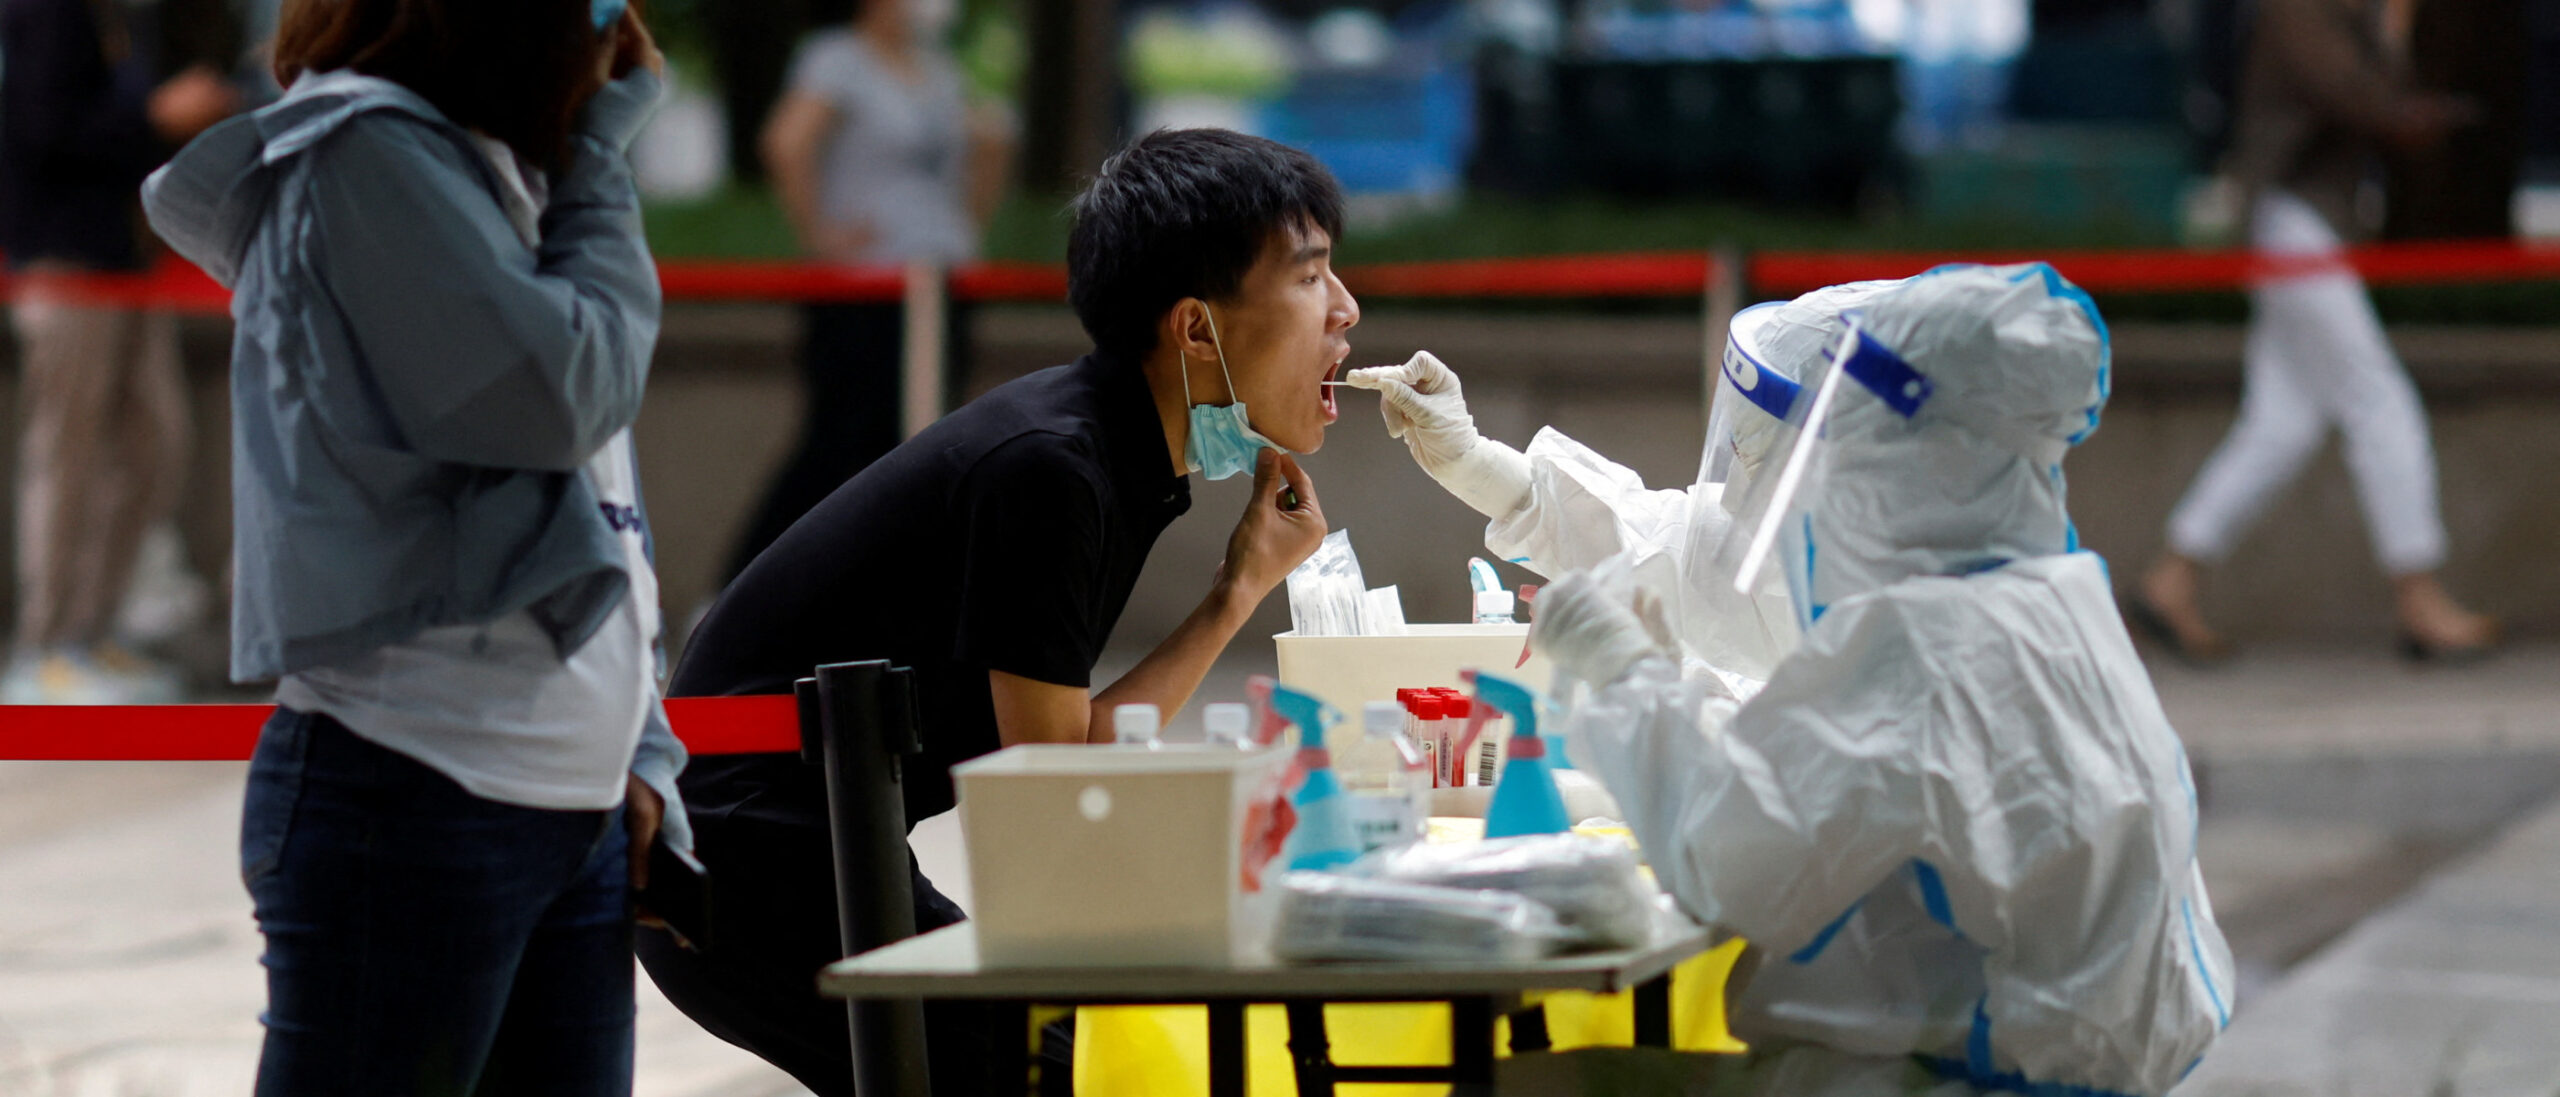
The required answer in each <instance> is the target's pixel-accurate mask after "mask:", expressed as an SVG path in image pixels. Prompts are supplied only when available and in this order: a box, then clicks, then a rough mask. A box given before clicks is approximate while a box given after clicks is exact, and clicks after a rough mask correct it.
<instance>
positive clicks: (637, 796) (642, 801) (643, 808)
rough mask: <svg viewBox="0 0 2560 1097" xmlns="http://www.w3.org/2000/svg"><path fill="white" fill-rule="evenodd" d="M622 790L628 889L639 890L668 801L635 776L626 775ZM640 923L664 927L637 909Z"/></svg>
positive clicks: (645, 884)
mask: <svg viewBox="0 0 2560 1097" xmlns="http://www.w3.org/2000/svg"><path fill="white" fill-rule="evenodd" d="M623 781H624V782H625V783H624V785H623V791H622V826H623V829H624V830H626V831H628V832H629V833H630V835H631V890H632V891H633V892H635V893H636V892H638V891H640V890H641V889H642V888H645V887H648V886H649V848H650V847H651V846H654V845H656V844H657V842H658V824H659V823H660V822H661V821H663V820H664V819H665V818H666V817H667V802H666V801H665V800H664V799H662V798H660V797H659V795H658V790H656V789H653V788H650V787H649V783H648V782H646V781H643V780H641V779H639V778H638V777H625V778H623ZM640 924H641V925H644V926H663V925H665V924H666V923H664V922H660V921H659V920H658V919H657V916H656V915H653V914H650V913H649V912H648V911H645V910H643V911H641V912H640Z"/></svg>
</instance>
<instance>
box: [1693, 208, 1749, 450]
mask: <svg viewBox="0 0 2560 1097" xmlns="http://www.w3.org/2000/svg"><path fill="white" fill-rule="evenodd" d="M1742 270H1743V267H1742V251H1741V249H1739V248H1736V247H1734V246H1733V245H1731V244H1718V245H1716V248H1715V250H1713V251H1710V252H1708V253H1707V288H1706V292H1705V293H1704V294H1702V295H1701V297H1700V301H1701V304H1700V307H1701V308H1702V309H1704V310H1705V311H1704V313H1703V315H1702V317H1701V318H1702V319H1703V320H1704V321H1705V324H1706V329H1707V330H1706V336H1707V344H1706V348H1705V354H1703V355H1702V356H1701V358H1700V361H1699V364H1700V365H1701V366H1704V367H1705V370H1706V372H1704V373H1702V374H1700V375H1699V379H1700V381H1701V382H1702V383H1701V384H1700V385H1699V388H1698V399H1699V401H1700V405H1701V406H1700V408H1699V417H1698V422H1700V423H1705V422H1707V421H1708V420H1709V419H1710V418H1712V414H1711V413H1712V412H1714V410H1715V409H1714V408H1713V407H1712V406H1711V405H1713V404H1714V403H1715V399H1716V374H1717V372H1719V371H1721V370H1723V369H1724V337H1725V333H1726V332H1728V331H1730V330H1732V328H1733V314H1734V313H1737V312H1740V311H1742Z"/></svg>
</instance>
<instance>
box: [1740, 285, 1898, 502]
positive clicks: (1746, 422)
mask: <svg viewBox="0 0 2560 1097" xmlns="http://www.w3.org/2000/svg"><path fill="white" fill-rule="evenodd" d="M1902 282H1903V280H1902V279H1898V278H1897V279H1886V280H1882V281H1874V282H1845V283H1842V284H1840V285H1836V286H1825V287H1823V288H1821V289H1818V290H1815V291H1813V292H1811V293H1808V294H1805V295H1804V296H1801V297H1798V298H1796V299H1794V300H1792V301H1771V302H1769V303H1767V304H1761V305H1753V306H1752V307H1750V308H1747V309H1744V310H1742V311H1741V312H1738V313H1735V314H1734V317H1733V322H1732V323H1731V324H1730V325H1728V326H1727V327H1726V329H1725V348H1724V362H1723V376H1722V377H1721V378H1719V380H1718V384H1717V391H1716V396H1715V404H1714V406H1713V407H1712V408H1711V409H1710V411H1709V413H1708V417H1709V420H1710V422H1709V423H1708V425H1707V451H1706V453H1705V454H1704V455H1702V456H1701V458H1700V460H1699V462H1698V472H1699V475H1698V480H1699V483H1701V484H1724V485H1726V486H1725V488H1724V489H1723V490H1722V491H1720V492H1718V493H1716V494H1717V497H1718V498H1719V499H1721V500H1722V501H1723V503H1724V505H1725V506H1726V507H1727V508H1728V510H1729V509H1730V508H1731V506H1732V505H1733V503H1734V502H1735V501H1737V500H1739V499H1740V497H1741V495H1742V493H1743V492H1744V491H1745V490H1747V489H1748V486H1749V484H1750V482H1751V480H1752V479H1753V478H1754V477H1755V476H1757V475H1758V474H1759V473H1760V471H1761V469H1762V468H1763V467H1764V466H1766V465H1767V464H1768V462H1769V461H1770V459H1771V456H1772V455H1773V454H1780V455H1782V454H1784V452H1785V447H1784V446H1782V445H1780V444H1779V443H1780V442H1781V441H1782V440H1783V439H1784V438H1785V437H1786V433H1787V423H1788V421H1789V415H1790V412H1791V411H1792V410H1793V408H1794V404H1795V401H1796V399H1797V396H1798V394H1799V393H1800V392H1801V391H1802V383H1803V381H1804V379H1805V378H1807V377H1811V376H1813V375H1814V374H1815V373H1816V372H1818V371H1819V370H1820V369H1821V368H1822V364H1823V363H1824V362H1825V361H1826V360H1828V359H1829V357H1830V354H1831V348H1833V347H1836V346H1838V345H1839V344H1840V336H1841V333H1842V332H1844V331H1846V330H1847V327H1846V325H1847V321H1846V320H1845V319H1844V315H1845V314H1846V313H1848V312H1850V311H1851V310H1854V309H1859V308H1862V307H1864V306H1865V305H1867V304H1868V303H1870V302H1872V301H1874V300H1875V299H1876V298H1877V297H1880V296H1882V295H1883V294H1885V293H1886V292H1888V291H1890V290H1893V289H1895V288H1898V287H1900V286H1901V285H1902Z"/></svg>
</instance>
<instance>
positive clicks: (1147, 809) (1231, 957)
mask: <svg viewBox="0 0 2560 1097" xmlns="http://www.w3.org/2000/svg"><path fill="white" fill-rule="evenodd" d="M1287 761H1288V755H1287V754H1286V752H1283V751H1278V750H1262V751H1240V750H1234V749H1231V748H1225V747H1215V748H1213V747H1186V746H1167V747H1165V748H1163V749H1160V750H1129V749H1120V748H1113V747H1089V746H1050V745H1032V746H1018V747H1011V748H1007V749H1005V750H1001V751H997V752H996V753H994V754H990V755H987V756H986V757H983V758H979V759H976V760H974V761H970V762H966V763H963V764H961V765H958V766H954V767H952V770H951V775H952V777H953V778H954V779H955V780H956V781H957V782H958V784H959V791H960V824H961V826H962V828H964V830H965V831H966V833H967V835H968V848H969V890H970V893H971V895H972V896H973V901H972V902H973V908H974V909H972V910H971V911H970V912H969V917H970V919H971V920H972V921H973V922H975V923H976V925H977V934H978V956H979V960H980V962H982V963H984V964H985V965H986V966H988V967H1197V966H1204V965H1206V966H1217V965H1224V964H1227V963H1231V962H1240V961H1249V960H1252V959H1255V958H1257V957H1259V956H1261V955H1262V954H1263V953H1264V950H1265V948H1266V945H1267V937H1268V933H1269V928H1270V920H1269V919H1270V909H1271V904H1270V902H1269V893H1268V892H1267V891H1264V892H1258V893H1250V894H1249V893H1248V892H1247V891H1246V890H1245V883H1244V871H1243V870H1244V857H1245V850H1244V842H1245V833H1244V832H1245V821H1246V814H1247V812H1248V810H1249V809H1250V808H1251V806H1252V804H1251V801H1252V799H1253V798H1254V794H1255V793H1256V792H1258V791H1261V790H1263V789H1264V787H1265V786H1266V785H1267V784H1268V783H1270V782H1271V781H1272V780H1274V779H1275V778H1276V777H1277V776H1278V775H1279V773H1280V771H1281V769H1282V767H1283V766H1285V765H1286V764H1287Z"/></svg>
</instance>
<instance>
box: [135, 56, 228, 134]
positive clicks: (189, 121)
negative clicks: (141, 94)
mask: <svg viewBox="0 0 2560 1097" xmlns="http://www.w3.org/2000/svg"><path fill="white" fill-rule="evenodd" d="M239 110H240V89H238V88H236V87H233V86H232V84H231V81H229V80H227V79H224V78H223V76H222V74H221V73H218V72H215V71H213V69H212V67H210V66H207V65H193V66H189V67H188V68H187V70H186V71H184V72H181V73H179V74H177V75H176V76H172V77H170V78H169V79H168V80H167V81H166V82H164V83H162V84H161V85H160V86H159V87H157V88H153V89H152V90H151V98H150V101H149V102H147V103H145V104H144V106H143V111H144V113H145V114H146V115H148V116H149V117H150V120H151V129H152V131H153V132H155V133H158V134H159V135H160V139H161V140H164V141H167V142H169V143H170V144H173V145H182V144H185V143H187V142H188V141H192V140H194V139H195V136H196V135H197V134H199V133H203V132H204V131H205V130H207V129H210V128H212V126H213V124H214V123H216V122H219V121H222V120H223V119H225V118H229V117H231V116H232V115H233V114H235V113H237V112H238V111H239Z"/></svg>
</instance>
